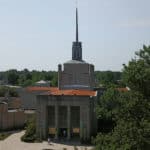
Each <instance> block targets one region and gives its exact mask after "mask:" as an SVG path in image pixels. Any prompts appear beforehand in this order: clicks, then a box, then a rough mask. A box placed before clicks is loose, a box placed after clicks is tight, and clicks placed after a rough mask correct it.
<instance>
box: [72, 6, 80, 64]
mask: <svg viewBox="0 0 150 150" xmlns="http://www.w3.org/2000/svg"><path fill="white" fill-rule="evenodd" d="M72 60H77V61H82V43H81V42H79V31H78V8H77V7H76V41H75V42H73V45H72Z"/></svg>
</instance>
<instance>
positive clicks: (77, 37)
mask: <svg viewBox="0 0 150 150" xmlns="http://www.w3.org/2000/svg"><path fill="white" fill-rule="evenodd" d="M78 41H79V34H78V8H77V7H76V42H78Z"/></svg>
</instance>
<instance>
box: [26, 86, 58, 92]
mask: <svg viewBox="0 0 150 150" xmlns="http://www.w3.org/2000/svg"><path fill="white" fill-rule="evenodd" d="M56 89H58V88H57V87H39V86H33V87H27V88H26V90H27V91H29V92H34V91H51V90H56Z"/></svg>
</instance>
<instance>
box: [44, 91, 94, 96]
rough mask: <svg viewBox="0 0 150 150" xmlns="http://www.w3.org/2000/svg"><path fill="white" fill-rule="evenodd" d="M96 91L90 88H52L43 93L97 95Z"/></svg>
mask: <svg viewBox="0 0 150 150" xmlns="http://www.w3.org/2000/svg"><path fill="white" fill-rule="evenodd" d="M96 93H97V92H96V91H90V90H59V89H58V90H52V91H49V92H46V93H43V94H42V95H57V96H58V95H68V96H73V95H76V96H96Z"/></svg>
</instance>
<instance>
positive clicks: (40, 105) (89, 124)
mask: <svg viewBox="0 0 150 150" xmlns="http://www.w3.org/2000/svg"><path fill="white" fill-rule="evenodd" d="M95 103H96V97H89V96H82V97H81V96H48V95H47V96H43V95H39V96H38V97H37V110H38V111H37V115H36V116H37V135H38V137H40V138H41V139H46V138H47V137H48V134H49V128H53V129H54V130H55V133H54V136H55V138H56V139H59V132H58V131H59V129H61V128H66V129H67V138H68V139H70V138H71V137H72V133H73V126H71V107H73V106H77V107H79V110H80V114H79V118H80V120H79V121H80V125H79V127H77V128H79V137H80V139H83V140H87V139H90V137H91V136H92V135H94V134H96V131H97V126H96V125H97V120H96V116H95V112H94V110H95V109H94V106H95ZM49 106H53V107H54V110H55V115H54V116H55V117H54V120H55V121H54V122H55V123H54V124H53V125H52V126H49V124H48V119H51V118H49V116H48V107H49ZM60 106H66V108H67V114H66V118H67V123H66V124H65V125H64V126H62V124H60V123H59V122H60V120H59V117H58V116H59V115H58V113H59V111H60V110H59V109H58V108H59V107H60Z"/></svg>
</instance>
